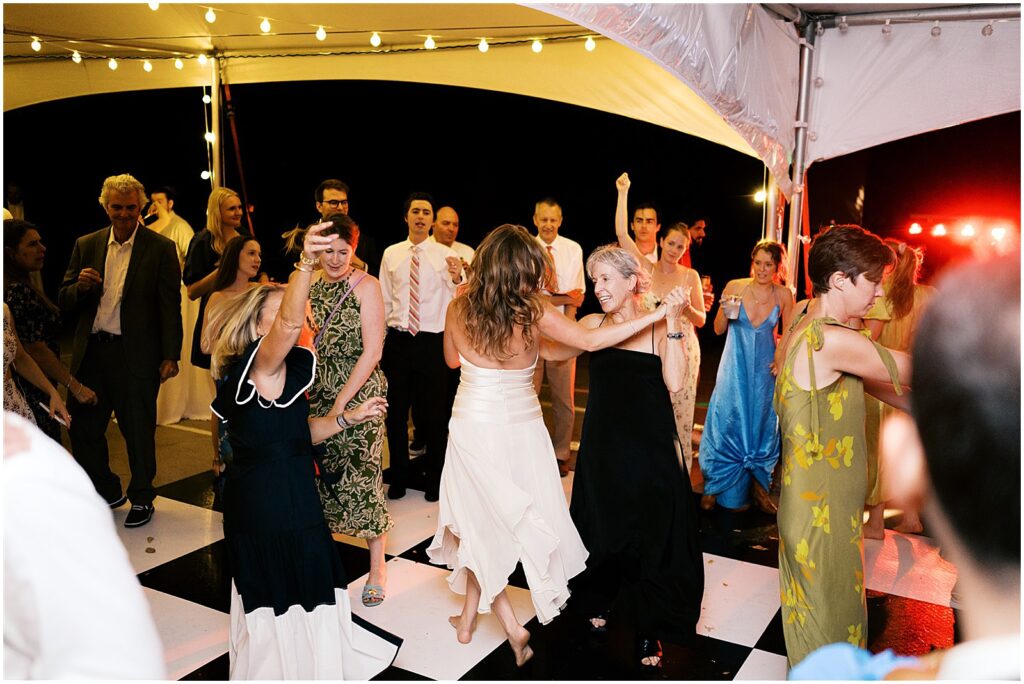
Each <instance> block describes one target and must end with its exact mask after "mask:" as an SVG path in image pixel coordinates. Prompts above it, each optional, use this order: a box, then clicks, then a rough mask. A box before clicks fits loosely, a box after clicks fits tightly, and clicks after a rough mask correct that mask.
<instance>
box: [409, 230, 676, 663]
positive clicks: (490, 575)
mask: <svg viewBox="0 0 1024 684" xmlns="http://www.w3.org/2000/svg"><path fill="white" fill-rule="evenodd" d="M550 267H551V265H550V262H549V257H548V255H547V254H546V253H545V252H544V250H543V249H541V247H540V245H539V243H538V242H537V240H536V239H534V238H533V237H532V236H531V235H530V234H529V233H528V232H527V230H526V229H525V228H523V227H522V226H513V225H508V224H506V225H503V226H500V227H499V228H496V229H495V230H493V231H492V232H491V233H490V234H489V235H488V236H487V237H486V238H484V241H483V242H482V243H481V244H480V247H479V248H478V249H477V252H476V256H475V258H474V261H473V271H472V273H471V275H470V280H469V283H468V284H467V286H466V289H465V292H463V293H462V294H461V295H459V296H458V297H456V298H455V299H454V300H453V301H452V303H451V305H450V306H449V308H448V313H447V317H446V320H445V334H444V353H445V360H446V361H447V362H448V365H449V366H451V367H453V368H455V367H458V366H459V365H460V364H461V366H462V380H461V383H460V385H459V389H458V394H457V395H456V397H455V405H454V407H453V409H452V419H451V423H450V425H449V435H448V451H447V455H446V457H445V465H444V470H443V472H442V474H441V487H440V504H439V505H440V512H439V515H438V527H437V533H436V534H435V535H434V539H433V542H432V543H431V545H430V547H429V548H428V549H427V555H428V556H429V557H430V560H431V561H432V562H434V563H443V564H445V565H447V566H448V567H449V568H451V569H452V570H453V572H452V574H451V575H450V576H449V578H448V584H449V586H451V588H452V590H453V591H454V592H456V593H458V594H464V595H465V597H466V599H465V603H464V605H463V610H462V613H461V614H460V615H454V616H452V617H451V618H449V622H450V623H451V624H452V626H453V627H454V628H455V630H456V638H457V639H458V641H459V642H460V643H464V644H465V643H469V642H470V641H471V640H472V637H473V630H474V629H475V627H476V617H477V614H478V613H488V612H490V610H491V609H492V608H493V609H494V612H495V614H496V615H497V618H498V620H499V622H500V623H501V626H502V628H503V629H504V630H505V634H506V635H507V637H508V642H509V645H510V646H511V647H512V651H513V653H514V654H515V658H516V664H517V665H520V666H521V665H523V664H524V663H525V662H526V661H527V660H529V659H530V658H531V656H532V655H533V651H532V649H531V648H530V647H529V645H528V642H529V639H530V633H529V632H528V631H527V630H526V629H525V628H523V627H522V626H521V625H520V624H519V621H518V620H517V619H516V616H515V612H514V611H513V609H512V604H511V602H510V601H509V598H508V595H507V594H506V592H505V587H506V585H507V584H508V577H509V575H510V574H512V572H513V571H514V570H515V568H516V564H517V563H522V565H523V570H524V572H525V574H526V581H527V584H528V585H529V587H530V595H531V597H532V599H533V605H534V608H535V609H536V613H537V619H538V620H539V621H540V622H541V624H547V623H548V622H550V621H551V620H552V619H553V618H554V617H556V616H557V615H558V614H559V612H560V611H561V609H562V607H563V606H564V605H565V603H566V601H567V600H568V599H569V589H568V582H569V579H570V578H572V577H574V576H575V575H577V574H579V573H580V572H582V571H583V569H584V567H585V561H586V559H587V550H586V549H585V548H584V546H583V543H582V542H581V541H580V537H579V534H578V533H577V532H576V528H575V527H574V526H573V524H572V520H571V518H570V517H569V510H568V506H567V505H566V501H565V494H564V492H563V490H562V486H561V481H560V479H559V474H558V466H557V463H556V460H555V453H554V449H553V448H552V446H551V439H550V438H549V436H548V433H547V430H546V428H545V427H544V419H543V417H542V415H541V410H540V403H539V402H538V400H537V394H536V392H535V391H534V389H533V370H534V367H535V366H536V364H537V358H538V355H539V354H546V352H545V350H544V347H543V346H542V345H541V344H540V336H541V335H545V336H547V337H550V338H551V339H553V340H555V341H556V342H560V343H562V344H565V345H569V346H572V347H577V348H581V349H586V350H595V349H601V348H603V347H606V346H609V345H613V344H617V343H619V342H621V341H623V340H624V339H626V338H628V337H630V336H632V335H633V334H635V333H636V332H637V331H638V330H641V329H642V328H644V327H646V326H648V325H650V324H652V323H653V322H655V321H657V320H660V319H662V318H664V316H665V311H666V307H665V306H661V307H659V308H658V309H656V310H655V311H652V312H649V313H647V314H645V315H644V316H642V317H640V318H638V319H636V320H634V321H629V322H626V323H622V324H618V325H607V326H603V327H600V328H594V329H592V330H591V329H587V328H584V327H583V326H581V325H579V324H578V323H576V322H575V321H571V320H569V319H568V318H566V317H565V316H563V315H561V314H560V313H559V312H558V311H557V310H556V309H555V308H554V307H552V306H551V305H550V304H547V303H545V302H544V300H543V298H542V297H541V294H540V290H541V287H542V285H543V282H544V278H545V274H546V273H547V271H548V270H549V269H550ZM682 297H683V294H682V291H679V292H673V293H672V294H670V295H669V296H668V297H666V300H667V302H666V304H669V305H671V304H678V303H680V302H681V301H682ZM677 300H678V301H677ZM481 598H482V599H483V601H482V602H481Z"/></svg>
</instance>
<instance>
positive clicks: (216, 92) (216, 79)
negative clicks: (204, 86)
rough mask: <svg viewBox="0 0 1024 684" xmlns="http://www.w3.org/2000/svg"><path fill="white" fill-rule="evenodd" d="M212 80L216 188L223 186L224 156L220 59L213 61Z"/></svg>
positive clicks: (214, 179)
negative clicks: (221, 129) (222, 169)
mask: <svg viewBox="0 0 1024 684" xmlns="http://www.w3.org/2000/svg"><path fill="white" fill-rule="evenodd" d="M210 71H211V78H210V99H211V101H212V104H213V106H212V114H213V117H212V118H213V123H212V126H211V128H210V130H211V131H212V132H213V177H212V178H211V179H210V180H211V181H212V185H213V187H215V188H219V187H220V186H221V177H222V176H221V167H222V166H223V164H222V163H221V160H222V159H223V155H222V154H221V150H222V149H223V147H222V145H221V136H220V57H214V58H213V59H212V60H211V69H210Z"/></svg>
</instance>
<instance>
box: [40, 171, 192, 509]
mask: <svg viewBox="0 0 1024 684" xmlns="http://www.w3.org/2000/svg"><path fill="white" fill-rule="evenodd" d="M145 203H146V191H145V189H144V188H143V187H142V183H140V182H139V181H137V180H135V178H133V177H132V176H130V175H128V174H122V175H120V176H111V177H109V178H107V179H106V180H105V181H104V182H103V189H102V191H101V193H100V204H101V205H102V206H103V208H104V210H106V212H107V215H108V216H109V217H110V222H111V224H110V226H108V227H107V228H103V229H101V230H98V231H96V232H94V233H90V234H88V235H84V236H82V237H80V238H78V241H77V242H76V243H75V248H74V251H73V252H72V254H71V262H70V263H69V264H68V270H67V272H66V273H65V274H64V282H63V284H62V285H61V287H60V298H59V300H60V308H61V310H62V311H63V312H64V314H65V315H66V316H70V317H74V319H75V336H74V349H73V352H72V356H71V369H72V373H74V374H75V375H76V376H77V377H78V378H79V380H80V381H81V382H83V383H85V384H86V385H88V386H89V387H92V388H93V389H94V390H95V392H96V396H97V402H96V403H95V404H92V405H86V404H81V403H79V402H77V401H75V400H74V398H73V397H72V398H70V400H69V403H68V408H69V409H70V411H71V416H72V419H73V420H72V423H71V429H70V434H71V450H72V453H73V454H74V457H75V460H77V461H78V462H79V463H80V464H81V466H82V467H83V468H84V469H85V472H86V473H88V475H89V477H90V478H91V479H92V483H93V486H95V487H96V491H97V492H99V493H100V495H101V496H102V497H103V498H104V499H106V501H107V503H108V504H110V507H111V508H116V507H118V506H121V505H122V504H124V502H125V500H126V499H130V500H131V502H132V508H131V511H129V513H128V517H127V518H126V519H125V527H138V526H140V525H145V524H146V523H148V522H149V521H150V520H151V519H152V517H153V498H154V497H155V496H156V492H155V490H154V489H153V478H154V477H155V476H156V441H155V433H156V395H157V391H158V390H159V389H160V383H162V382H163V381H164V380H167V379H168V378H172V377H174V376H175V375H177V374H178V359H179V358H180V357H181V338H182V328H181V293H180V290H179V287H180V283H181V269H180V267H179V266H178V253H177V250H176V248H175V246H174V242H172V241H171V240H168V239H167V238H165V237H163V236H161V235H158V234H156V233H154V232H153V231H151V230H149V229H148V228H146V227H145V226H143V225H142V223H140V222H139V217H140V215H141V213H142V208H143V205H145ZM111 412H113V413H114V415H115V416H117V424H118V427H119V428H120V430H121V434H122V435H123V436H124V440H125V443H126V445H127V447H128V463H129V465H130V467H131V472H132V479H131V482H130V483H129V484H128V494H127V497H126V496H125V495H123V494H122V493H121V481H120V479H118V477H117V475H115V474H114V473H113V472H111V470H110V462H109V454H108V451H107V440H106V431H107V425H108V424H109V422H110V414H111Z"/></svg>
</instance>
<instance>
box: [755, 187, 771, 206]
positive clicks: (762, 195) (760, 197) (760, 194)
mask: <svg viewBox="0 0 1024 684" xmlns="http://www.w3.org/2000/svg"><path fill="white" fill-rule="evenodd" d="M767 197H768V193H767V192H765V190H764V188H761V189H760V190H758V191H757V192H755V193H754V201H755V202H757V203H758V204H760V203H762V202H764V201H765V199H767Z"/></svg>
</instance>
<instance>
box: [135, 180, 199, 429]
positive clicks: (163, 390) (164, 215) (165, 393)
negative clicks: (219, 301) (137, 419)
mask: <svg viewBox="0 0 1024 684" xmlns="http://www.w3.org/2000/svg"><path fill="white" fill-rule="evenodd" d="M150 199H152V200H153V203H152V205H151V206H150V210H149V213H150V215H151V216H152V215H153V214H155V215H156V217H157V218H156V220H155V221H152V222H151V223H148V224H147V225H148V226H149V228H150V230H152V231H153V232H155V233H159V234H160V235H163V236H164V237H165V238H168V239H170V240H172V241H173V242H174V244H175V246H176V247H177V248H178V266H180V267H183V266H184V264H185V254H186V253H187V252H188V243H189V242H191V240H192V236H193V235H194V234H195V231H193V230H192V226H190V225H189V224H188V221H186V220H185V219H183V218H181V217H180V216H178V215H177V214H176V213H174V191H173V190H172V189H170V188H167V187H163V188H158V189H156V190H154V191H153V192H152V193H150ZM198 318H199V302H198V301H193V300H191V299H189V298H188V291H187V290H186V288H185V285H184V283H183V284H182V285H181V323H182V330H183V331H184V335H185V336H184V337H183V338H182V343H181V348H182V350H184V353H183V354H182V355H181V361H179V362H178V364H179V366H180V367H181V371H180V372H179V373H178V374H177V375H176V376H174V377H173V378H170V379H169V380H167V381H166V382H165V383H164V384H162V385H160V394H159V395H157V399H156V423H157V425H169V424H171V423H177V422H178V421H181V420H196V419H201V418H206V417H207V416H208V415H209V414H210V402H211V401H213V379H212V378H211V377H210V372H209V371H208V370H206V369H205V368H198V367H197V366H193V365H192V362H191V360H190V359H189V355H188V350H190V349H191V348H192V334H193V329H194V328H195V326H196V320H197V319H198Z"/></svg>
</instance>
